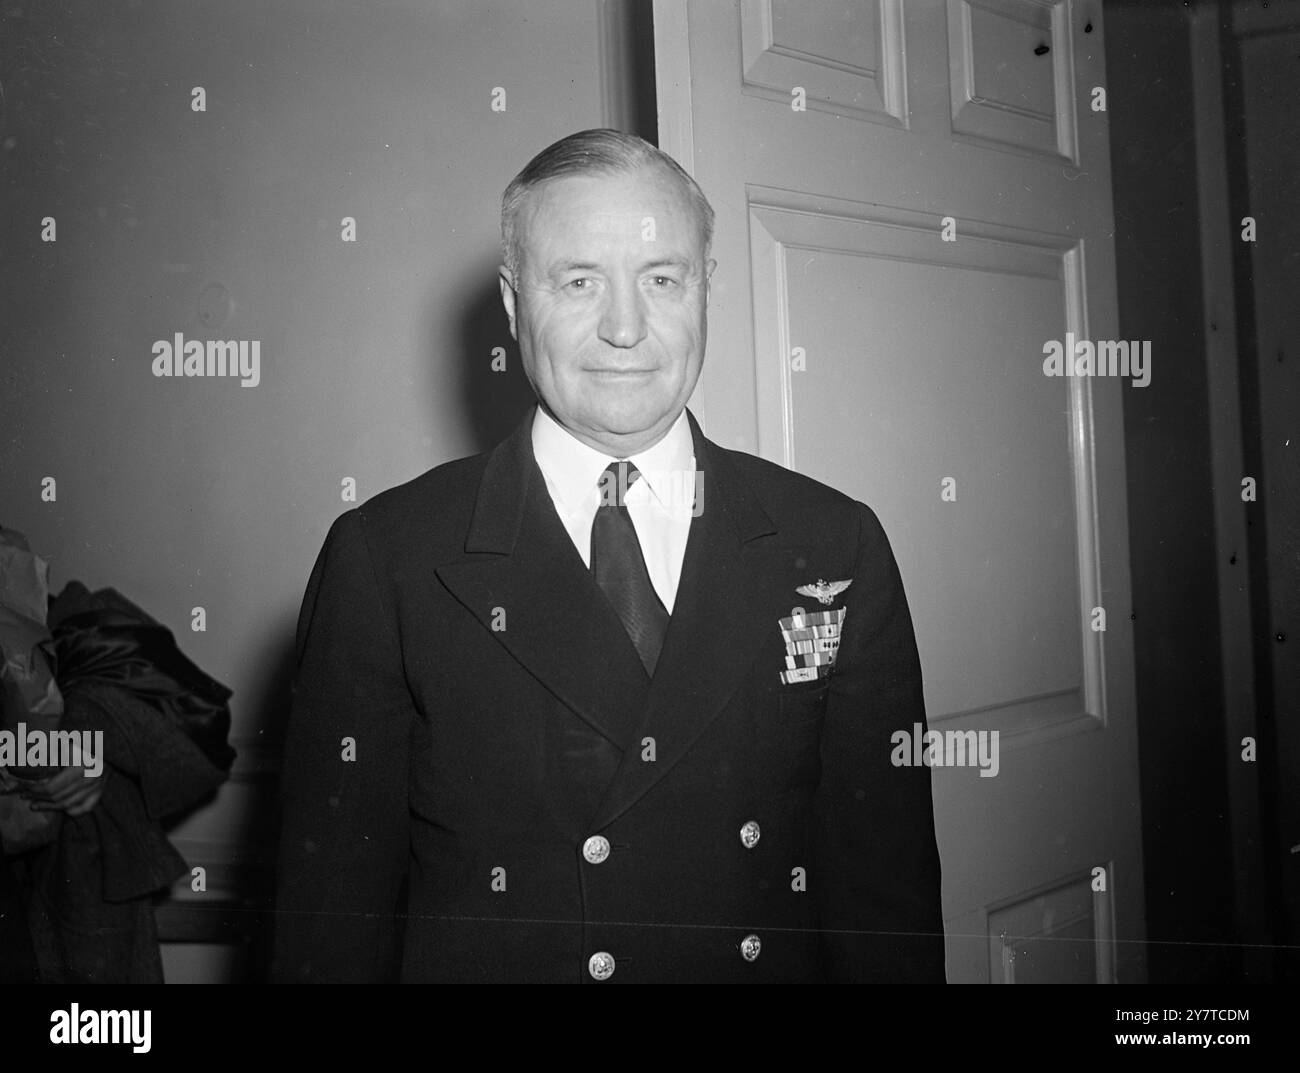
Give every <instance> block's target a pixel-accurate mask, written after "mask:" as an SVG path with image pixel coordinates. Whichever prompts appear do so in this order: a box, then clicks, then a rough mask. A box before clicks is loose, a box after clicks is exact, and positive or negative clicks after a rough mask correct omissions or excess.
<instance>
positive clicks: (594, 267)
mask: <svg viewBox="0 0 1300 1073" xmlns="http://www.w3.org/2000/svg"><path fill="white" fill-rule="evenodd" d="M691 264H692V262H691V260H690V258H689V257H659V258H656V259H655V260H653V261H647V262H646V263H645V264H642V265H638V266H637V271H639V272H648V271H651V270H652V269H655V268H681V269H687V270H689V269H690V267H691ZM603 270H604V266H602V265H598V264H596V263H595V262H594V261H555V262H553V263H552V264H551V267H550V274H551V275H559V274H561V273H564V272H601V271H603Z"/></svg>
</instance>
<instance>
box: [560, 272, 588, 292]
mask: <svg viewBox="0 0 1300 1073" xmlns="http://www.w3.org/2000/svg"><path fill="white" fill-rule="evenodd" d="M591 282H592V281H591V280H590V279H588V278H587V277H586V276H582V277H580V278H578V279H571V280H569V282H568V283H566V284H565V286H566V287H568V288H569V290H571V291H589V290H591Z"/></svg>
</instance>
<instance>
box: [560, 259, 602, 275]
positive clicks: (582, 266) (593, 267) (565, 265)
mask: <svg viewBox="0 0 1300 1073" xmlns="http://www.w3.org/2000/svg"><path fill="white" fill-rule="evenodd" d="M599 271H600V265H598V264H596V263H595V262H594V261H555V262H553V263H552V265H551V272H552V273H555V272H599Z"/></svg>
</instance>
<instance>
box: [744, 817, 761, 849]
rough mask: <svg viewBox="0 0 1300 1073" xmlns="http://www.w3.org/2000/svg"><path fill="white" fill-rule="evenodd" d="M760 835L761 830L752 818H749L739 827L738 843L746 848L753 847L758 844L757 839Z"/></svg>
mask: <svg viewBox="0 0 1300 1073" xmlns="http://www.w3.org/2000/svg"><path fill="white" fill-rule="evenodd" d="M762 837H763V832H762V830H761V829H760V828H759V826H758V824H757V823H755V822H754V821H753V820H750V821H749V822H748V823H747V824H745V826H744V827H742V828H741V829H740V844H741V845H742V846H744V847H745V848H746V849H753V848H754V847H755V846H757V845H758V840H759V839H760V838H762Z"/></svg>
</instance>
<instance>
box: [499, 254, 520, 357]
mask: <svg viewBox="0 0 1300 1073" xmlns="http://www.w3.org/2000/svg"><path fill="white" fill-rule="evenodd" d="M497 277H498V278H497V282H498V283H500V285H501V304H502V305H503V306H505V307H506V319H508V320H509V321H510V334H511V336H513V337H514V340H515V341H516V342H518V341H519V333H518V332H517V331H516V330H515V286H514V277H512V276H511V274H510V269H508V268H507V267H506V266H505V265H501V266H500V268H498V270H497Z"/></svg>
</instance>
